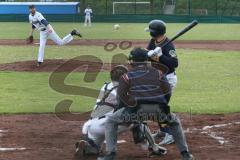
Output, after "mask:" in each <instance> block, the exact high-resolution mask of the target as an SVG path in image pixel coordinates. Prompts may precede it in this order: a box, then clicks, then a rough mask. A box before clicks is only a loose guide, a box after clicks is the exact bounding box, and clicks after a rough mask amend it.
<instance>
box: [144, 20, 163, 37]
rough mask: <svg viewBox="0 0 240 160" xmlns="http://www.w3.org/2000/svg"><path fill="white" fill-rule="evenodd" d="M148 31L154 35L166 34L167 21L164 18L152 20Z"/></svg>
mask: <svg viewBox="0 0 240 160" xmlns="http://www.w3.org/2000/svg"><path fill="white" fill-rule="evenodd" d="M146 31H148V32H150V35H151V36H152V37H157V36H161V35H164V34H165V33H166V23H165V22H163V21H162V20H152V21H151V22H150V23H149V26H148V29H147V30H146Z"/></svg>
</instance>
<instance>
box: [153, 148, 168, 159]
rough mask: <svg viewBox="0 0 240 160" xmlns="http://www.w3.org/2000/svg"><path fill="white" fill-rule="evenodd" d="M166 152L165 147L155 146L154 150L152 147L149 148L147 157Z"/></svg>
mask: <svg viewBox="0 0 240 160" xmlns="http://www.w3.org/2000/svg"><path fill="white" fill-rule="evenodd" d="M165 154H167V149H166V148H164V147H161V146H157V148H155V149H154V150H153V149H152V148H149V157H153V156H162V155H165Z"/></svg>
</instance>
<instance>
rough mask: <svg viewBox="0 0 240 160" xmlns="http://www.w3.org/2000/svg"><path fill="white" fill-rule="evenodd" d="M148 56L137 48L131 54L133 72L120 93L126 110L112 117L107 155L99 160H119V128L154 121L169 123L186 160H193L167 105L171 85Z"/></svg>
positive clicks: (121, 84) (124, 79)
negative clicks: (116, 157) (150, 62)
mask: <svg viewBox="0 0 240 160" xmlns="http://www.w3.org/2000/svg"><path fill="white" fill-rule="evenodd" d="M147 52H148V51H147V50H145V49H142V48H135V49H133V50H132V51H131V53H130V56H129V59H130V60H131V66H132V69H131V70H130V71H129V72H128V73H127V74H125V75H123V76H122V77H121V79H120V81H119V87H118V91H117V94H118V98H119V106H120V107H122V108H121V109H119V110H117V111H116V112H115V113H114V114H112V115H109V116H108V119H107V121H106V124H105V127H106V130H105V138H106V155H105V156H104V157H103V158H99V159H103V160H114V159H115V156H116V145H117V129H118V125H119V124H124V123H134V122H142V121H146V120H152V121H157V122H159V123H161V122H163V123H166V122H167V123H168V124H169V126H170V131H171V134H172V135H173V136H174V139H175V141H176V144H177V147H178V149H179V151H180V152H181V154H182V158H183V160H193V156H192V155H191V154H190V153H189V150H188V146H187V143H186V139H185V135H184V133H183V130H182V126H181V122H180V120H179V119H178V118H177V117H176V115H175V114H173V113H170V109H169V106H168V105H167V103H168V102H167V100H166V97H165V95H166V94H168V93H169V92H171V88H170V85H169V83H168V82H167V81H166V78H165V76H164V75H163V74H162V72H161V71H159V70H157V69H155V68H153V67H151V66H150V65H148V63H147V60H148V56H147Z"/></svg>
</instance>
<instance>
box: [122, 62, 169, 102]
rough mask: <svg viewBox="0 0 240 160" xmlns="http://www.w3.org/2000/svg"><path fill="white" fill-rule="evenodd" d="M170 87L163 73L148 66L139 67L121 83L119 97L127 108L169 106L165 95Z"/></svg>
mask: <svg viewBox="0 0 240 160" xmlns="http://www.w3.org/2000/svg"><path fill="white" fill-rule="evenodd" d="M170 91H171V88H170V85H169V83H168V81H167V80H166V78H165V76H164V75H163V74H162V72H161V71H159V70H157V69H155V68H153V67H151V66H147V65H138V66H135V67H134V68H133V69H132V70H130V71H129V72H128V73H127V74H125V75H123V76H122V78H121V79H120V81H119V87H118V93H117V94H118V96H119V97H120V101H122V102H123V103H125V105H127V106H135V105H137V104H149V103H154V104H156V103H157V104H160V103H161V104H167V100H166V98H165V95H166V94H168V93H169V92H170Z"/></svg>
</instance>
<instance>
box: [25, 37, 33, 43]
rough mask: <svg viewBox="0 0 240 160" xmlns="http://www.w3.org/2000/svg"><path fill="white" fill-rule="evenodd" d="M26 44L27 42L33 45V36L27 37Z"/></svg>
mask: <svg viewBox="0 0 240 160" xmlns="http://www.w3.org/2000/svg"><path fill="white" fill-rule="evenodd" d="M26 42H27V44H32V43H33V36H29V37H28V38H27V39H26Z"/></svg>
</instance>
